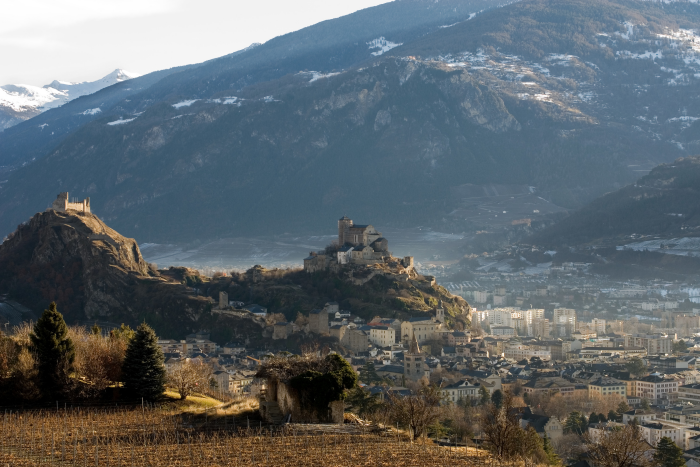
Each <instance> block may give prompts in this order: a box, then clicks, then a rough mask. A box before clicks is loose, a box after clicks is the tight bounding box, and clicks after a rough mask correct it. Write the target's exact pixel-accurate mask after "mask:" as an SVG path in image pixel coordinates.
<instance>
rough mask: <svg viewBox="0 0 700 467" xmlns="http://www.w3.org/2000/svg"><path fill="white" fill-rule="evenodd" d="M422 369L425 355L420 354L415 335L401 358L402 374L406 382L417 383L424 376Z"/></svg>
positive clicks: (424, 372)
mask: <svg viewBox="0 0 700 467" xmlns="http://www.w3.org/2000/svg"><path fill="white" fill-rule="evenodd" d="M424 367H425V354H423V353H421V351H420V347H419V346H418V340H417V339H416V335H415V334H413V339H411V345H410V346H409V348H408V352H405V353H404V357H403V374H404V377H405V378H406V381H418V380H420V379H421V378H422V377H423V376H426V371H425V369H424ZM428 374H429V373H428Z"/></svg>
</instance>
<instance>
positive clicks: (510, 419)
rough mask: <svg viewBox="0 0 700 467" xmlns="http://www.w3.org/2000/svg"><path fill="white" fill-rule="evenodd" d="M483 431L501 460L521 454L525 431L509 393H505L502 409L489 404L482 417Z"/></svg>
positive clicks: (494, 452)
mask: <svg viewBox="0 0 700 467" xmlns="http://www.w3.org/2000/svg"><path fill="white" fill-rule="evenodd" d="M481 429H482V431H483V432H484V437H485V438H486V443H487V444H488V446H489V448H490V449H491V451H492V452H493V454H494V455H495V456H496V457H497V458H498V459H499V460H508V459H512V458H515V457H518V456H519V455H520V454H521V452H522V441H523V436H524V430H523V429H522V428H520V421H519V416H518V411H517V409H516V408H515V407H513V395H512V394H511V393H510V392H509V391H505V392H504V393H503V402H502V403H501V406H500V407H496V406H495V405H494V404H489V406H488V408H487V409H486V410H485V411H484V413H483V414H482V416H481Z"/></svg>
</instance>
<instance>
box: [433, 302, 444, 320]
mask: <svg viewBox="0 0 700 467" xmlns="http://www.w3.org/2000/svg"><path fill="white" fill-rule="evenodd" d="M435 320H436V321H437V322H438V323H444V322H445V309H444V308H443V307H442V299H440V300H439V301H438V306H437V308H436V309H435Z"/></svg>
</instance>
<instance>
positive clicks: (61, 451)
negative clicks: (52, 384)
mask: <svg viewBox="0 0 700 467" xmlns="http://www.w3.org/2000/svg"><path fill="white" fill-rule="evenodd" d="M241 407H242V408H244V409H245V408H246V407H248V403H247V402H245V401H243V402H242V403H241V404H239V406H238V407H236V406H235V405H231V406H230V407H229V408H228V410H227V408H226V407H224V408H218V409H211V410H206V411H205V410H199V412H197V411H193V412H182V411H181V410H180V411H178V410H173V409H172V408H169V407H168V406H166V407H165V408H162V407H159V408H147V407H144V408H136V409H135V408H123V409H122V408H115V407H113V408H109V409H106V408H88V409H85V408H81V409H77V408H75V409H70V408H67V409H59V410H55V409H54V410H42V411H20V412H9V411H8V412H6V413H4V414H2V416H3V419H2V434H1V436H0V466H3V465H4V466H10V467H14V466H17V467H24V466H39V465H56V466H66V467H91V466H94V467H123V466H129V467H135V466H144V467H146V466H148V467H156V466H157V467H160V466H162V467H173V466H202V467H203V466H207V467H215V466H227V467H228V466H243V465H245V466H251V465H252V466H358V465H367V466H370V465H371V466H420V467H431V466H435V467H438V466H440V467H442V466H444V465H475V466H477V465H481V466H486V465H491V464H492V460H491V458H490V457H489V456H487V455H486V454H485V453H484V452H483V451H478V450H475V449H473V448H469V449H468V450H467V449H465V448H446V447H439V446H437V445H435V444H434V443H432V442H431V441H429V440H427V441H426V440H420V441H418V442H413V443H412V442H410V440H409V439H408V438H406V437H405V436H403V435H402V434H400V433H396V432H395V431H383V432H371V431H370V430H369V429H368V428H366V427H357V426H349V425H294V424H292V425H288V426H286V427H284V428H282V427H265V426H264V425H263V424H262V423H261V422H260V421H259V420H253V421H251V420H250V419H249V418H245V417H243V415H244V414H246V413H248V412H246V411H245V410H242V411H241V410H240V409H241ZM236 414H237V415H236Z"/></svg>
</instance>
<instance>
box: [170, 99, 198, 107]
mask: <svg viewBox="0 0 700 467" xmlns="http://www.w3.org/2000/svg"><path fill="white" fill-rule="evenodd" d="M198 100H199V99H190V100H188V101H180V102H178V103H177V104H173V107H175V108H176V109H179V108H181V107H189V106H191V105H192V104H194V103H195V102H197V101H198Z"/></svg>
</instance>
